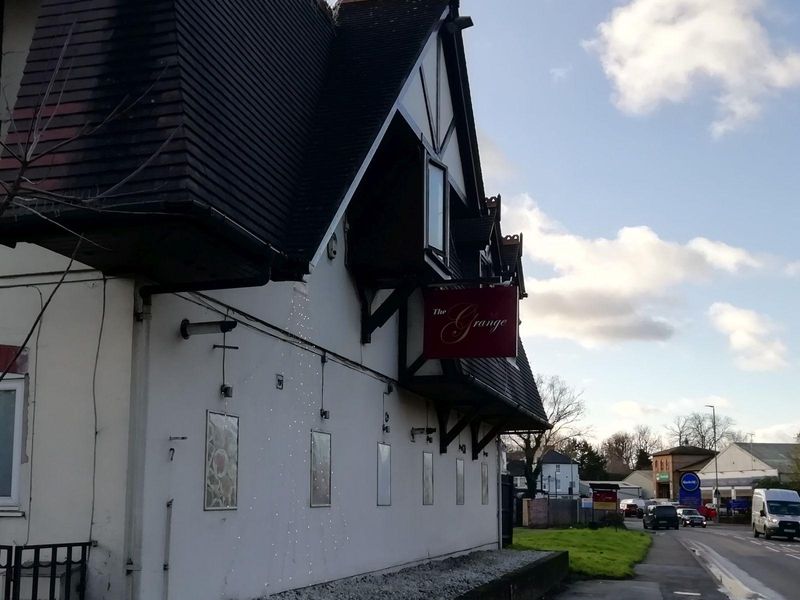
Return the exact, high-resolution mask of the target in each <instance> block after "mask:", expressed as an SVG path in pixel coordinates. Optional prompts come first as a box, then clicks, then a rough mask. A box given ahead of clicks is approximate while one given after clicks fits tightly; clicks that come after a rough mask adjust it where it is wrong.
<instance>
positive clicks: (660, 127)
mask: <svg viewBox="0 0 800 600" xmlns="http://www.w3.org/2000/svg"><path fill="white" fill-rule="evenodd" d="M461 12H462V14H466V15H470V16H472V17H473V20H474V22H475V27H474V28H472V29H469V30H467V31H466V32H465V38H466V40H467V59H468V63H469V70H470V79H471V87H472V96H473V104H474V109H475V115H476V122H477V126H478V130H479V137H480V138H481V158H482V162H483V166H484V172H485V173H484V176H485V179H486V184H487V186H486V187H487V193H490V194H494V193H502V195H503V206H504V218H503V228H504V232H505V233H515V232H517V231H522V232H523V233H524V235H525V240H524V241H525V247H526V254H525V268H526V275H527V278H528V290H529V292H530V293H531V297H530V298H528V299H527V300H526V301H525V302H524V303H523V309H522V310H523V318H524V323H523V335H524V339H525V343H526V348H527V349H528V354H529V356H530V357H531V360H532V362H533V365H534V370H535V371H537V372H540V373H543V374H557V375H560V376H562V377H564V378H565V379H566V380H567V381H568V382H570V383H571V384H573V385H574V386H575V387H576V388H578V389H581V390H583V391H584V398H585V400H586V404H587V407H588V418H587V422H588V424H589V425H591V427H592V429H593V431H594V435H595V437H596V438H602V437H604V436H606V435H608V434H610V433H612V432H614V431H616V430H619V429H627V428H630V427H632V426H633V425H635V424H638V423H646V424H649V425H651V426H653V428H654V429H656V430H657V431H658V432H663V426H664V425H665V424H667V423H669V422H670V421H671V420H672V419H673V418H674V417H675V415H677V414H679V413H681V412H691V411H693V410H707V409H704V408H703V406H704V405H705V404H709V403H714V404H715V405H716V406H717V410H718V412H719V413H721V414H726V415H728V416H730V417H732V418H733V419H734V420H735V421H736V428H737V429H740V430H742V431H743V432H746V433H749V432H753V433H754V434H755V440H756V441H790V439H789V436H790V435H793V434H794V433H797V432H800V406H798V402H797V396H796V394H797V389H798V360H800V345H798V344H797V343H796V342H795V340H796V339H797V333H798V331H799V330H800V318H798V316H797V314H796V313H797V308H796V307H798V306H800V291H798V283H800V244H798V242H797V234H796V231H797V230H798V227H800V202H798V198H797V194H798V190H800V168H798V157H800V135H798V132H800V3H797V2H791V1H779V0H762V1H758V0H726V1H725V2H723V1H720V0H668V1H666V0H624V1H617V2H613V1H610V0H591V1H587V0H502V1H501V2H487V1H486V0H463V1H462V10H461Z"/></svg>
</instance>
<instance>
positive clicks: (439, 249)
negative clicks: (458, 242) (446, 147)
mask: <svg viewBox="0 0 800 600" xmlns="http://www.w3.org/2000/svg"><path fill="white" fill-rule="evenodd" d="M426 179H427V186H426V187H427V194H426V199H425V207H426V210H425V217H426V232H425V239H426V244H427V247H428V249H430V250H432V251H433V252H434V254H436V255H437V256H438V257H439V258H440V259H441V260H442V261H444V262H445V263H446V262H447V220H448V214H447V212H448V211H447V187H448V186H447V171H446V169H445V168H444V167H443V166H441V165H439V164H438V163H435V162H433V161H431V160H429V161H428V172H427V177H426Z"/></svg>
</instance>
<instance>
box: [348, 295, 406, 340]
mask: <svg viewBox="0 0 800 600" xmlns="http://www.w3.org/2000/svg"><path fill="white" fill-rule="evenodd" d="M413 291H414V287H413V286H410V285H404V286H400V287H398V288H395V289H394V290H393V291H392V293H391V294H389V297H388V298H386V300H384V301H383V302H382V303H381V305H380V306H379V307H378V308H377V309H376V310H375V312H371V311H370V309H371V305H372V302H371V300H370V301H367V300H368V297H367V295H366V293H362V294H360V295H361V343H362V344H369V343H370V342H371V341H372V333H373V332H374V331H375V330H376V329H378V328H379V327H383V326H384V325H385V324H386V321H388V320H389V319H391V318H392V315H393V314H394V313H396V312H397V311H398V310H399V308H400V307H401V306H402V304H403V303H404V302H405V301H406V300H407V299H408V297H409V296H410V295H411V294H412V292H413ZM373 298H374V296H373Z"/></svg>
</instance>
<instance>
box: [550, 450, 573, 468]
mask: <svg viewBox="0 0 800 600" xmlns="http://www.w3.org/2000/svg"><path fill="white" fill-rule="evenodd" d="M542 463H543V464H546V465H571V464H577V463H576V462H575V461H574V460H572V459H571V458H570V457H569V456H567V455H566V454H563V453H562V452H559V451H558V450H552V449H551V450H548V451H547V452H545V453H544V456H542Z"/></svg>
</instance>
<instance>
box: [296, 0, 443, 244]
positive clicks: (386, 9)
mask: <svg viewBox="0 0 800 600" xmlns="http://www.w3.org/2000/svg"><path fill="white" fill-rule="evenodd" d="M447 5H448V2H447V0H365V1H359V2H344V3H341V4H340V6H339V7H338V11H337V14H336V39H335V41H334V44H333V49H332V54H331V59H330V62H329V66H328V74H327V79H326V81H325V84H324V86H323V89H322V94H321V96H320V103H319V105H318V107H317V111H316V120H315V124H314V126H313V129H312V137H311V142H310V145H309V147H308V154H307V156H306V160H305V167H304V169H303V178H302V180H301V182H300V187H299V193H298V196H297V198H296V203H295V207H294V209H293V215H292V219H291V227H290V230H289V236H288V239H287V240H286V243H285V247H286V248H287V249H289V250H290V251H291V252H292V253H296V254H299V255H300V256H302V257H303V258H306V259H308V258H310V257H311V256H312V255H313V253H314V251H315V250H316V249H317V246H318V245H319V244H320V242H321V241H322V237H323V236H324V234H325V231H326V230H327V229H328V226H329V225H330V224H331V221H332V220H333V217H334V215H335V214H336V211H337V209H338V208H339V206H340V205H341V202H342V201H343V199H344V196H345V193H346V192H347V189H348V188H349V187H350V184H351V183H352V182H353V180H354V178H355V176H356V173H357V171H358V170H359V168H360V167H361V164H362V163H363V162H364V159H365V158H366V157H367V155H368V153H369V150H370V147H371V146H372V144H373V142H374V141H375V139H376V138H377V136H378V133H379V131H380V129H381V126H382V125H383V123H384V121H385V120H386V118H387V116H388V115H389V112H390V111H391V109H392V107H393V106H394V103H395V101H396V100H397V98H398V96H399V95H400V91H401V89H402V87H403V84H404V83H405V81H406V79H407V78H408V76H409V75H410V73H411V70H412V67H413V66H414V64H415V63H416V60H417V58H418V57H419V55H420V54H421V52H422V48H423V46H424V44H425V41H426V40H427V39H428V37H430V35H431V34H432V33H433V31H434V29H435V28H436V27H437V25H438V23H439V19H440V18H441V16H442V15H443V13H444V10H445V8H446V7H447Z"/></svg>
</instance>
